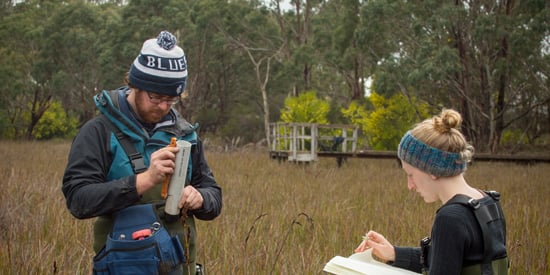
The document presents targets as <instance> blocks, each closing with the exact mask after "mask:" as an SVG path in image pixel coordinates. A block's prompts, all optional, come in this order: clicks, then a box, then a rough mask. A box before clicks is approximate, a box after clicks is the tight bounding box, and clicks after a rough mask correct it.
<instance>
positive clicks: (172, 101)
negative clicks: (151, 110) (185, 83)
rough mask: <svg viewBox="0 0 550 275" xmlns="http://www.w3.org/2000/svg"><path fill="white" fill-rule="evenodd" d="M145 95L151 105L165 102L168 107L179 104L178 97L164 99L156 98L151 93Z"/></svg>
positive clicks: (161, 97) (156, 96)
mask: <svg viewBox="0 0 550 275" xmlns="http://www.w3.org/2000/svg"><path fill="white" fill-rule="evenodd" d="M146 93H147V96H148V97H149V101H151V103H153V104H160V103H162V102H166V103H168V104H170V105H175V104H176V103H178V102H180V97H179V96H175V97H168V98H165V97H163V96H158V95H156V94H154V93H151V92H146Z"/></svg>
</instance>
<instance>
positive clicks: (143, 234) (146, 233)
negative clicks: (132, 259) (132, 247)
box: [132, 228, 153, 240]
mask: <svg viewBox="0 0 550 275" xmlns="http://www.w3.org/2000/svg"><path fill="white" fill-rule="evenodd" d="M152 234H153V232H152V231H151V229H149V228H147V229H142V230H138V231H134V233H132V239H133V240H143V239H145V238H147V237H151V235H152Z"/></svg>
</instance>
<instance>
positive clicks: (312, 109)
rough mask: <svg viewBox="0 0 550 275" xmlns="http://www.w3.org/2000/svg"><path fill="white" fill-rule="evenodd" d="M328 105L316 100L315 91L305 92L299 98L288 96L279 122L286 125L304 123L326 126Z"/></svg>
mask: <svg viewBox="0 0 550 275" xmlns="http://www.w3.org/2000/svg"><path fill="white" fill-rule="evenodd" d="M329 108H330V106H329V103H328V102H326V101H324V100H321V99H319V98H317V93H316V92H315V91H306V92H303V93H301V94H300V95H299V96H297V97H295V96H289V97H287V99H286V100H285V108H284V110H283V111H282V112H281V120H282V121H283V122H286V123H293V122H306V123H319V124H328V123H329V122H328V120H327V114H328V112H329Z"/></svg>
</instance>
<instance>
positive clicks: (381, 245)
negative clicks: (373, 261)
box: [355, 230, 395, 262]
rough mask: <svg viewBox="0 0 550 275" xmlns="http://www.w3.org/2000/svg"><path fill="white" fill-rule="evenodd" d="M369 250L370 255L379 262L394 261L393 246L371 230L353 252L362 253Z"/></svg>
mask: <svg viewBox="0 0 550 275" xmlns="http://www.w3.org/2000/svg"><path fill="white" fill-rule="evenodd" d="M369 248H372V254H373V255H374V256H376V257H378V258H379V259H380V260H382V261H385V262H389V261H395V250H394V248H393V245H392V244H391V243H390V242H389V241H388V240H386V238H384V236H382V235H381V234H379V233H377V232H375V231H372V230H371V231H369V232H368V233H367V234H366V235H365V239H364V240H363V241H362V242H361V244H359V246H358V247H357V248H356V249H355V252H356V253H357V252H363V251H365V250H367V249H369Z"/></svg>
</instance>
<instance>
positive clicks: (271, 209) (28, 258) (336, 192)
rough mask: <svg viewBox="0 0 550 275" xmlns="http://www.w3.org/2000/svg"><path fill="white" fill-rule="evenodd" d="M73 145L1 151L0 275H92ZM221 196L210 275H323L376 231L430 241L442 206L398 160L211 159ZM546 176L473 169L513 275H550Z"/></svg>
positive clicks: (4, 146)
mask: <svg viewBox="0 0 550 275" xmlns="http://www.w3.org/2000/svg"><path fill="white" fill-rule="evenodd" d="M69 146H70V145H69V143H67V142H48V143H41V142H33V143H14V142H0V156H1V157H2V160H1V162H0V178H1V179H2V182H1V185H0V186H1V190H2V192H0V238H1V239H0V241H1V245H0V248H1V249H0V273H1V274H90V273H91V258H92V257H93V252H92V249H91V241H92V240H91V238H92V227H91V226H92V220H76V219H75V218H73V217H72V216H71V215H70V214H69V212H68V211H67V209H66V207H65V202H64V198H63V195H62V193H61V190H60V187H61V177H62V175H63V169H64V167H65V162H66V155H67V153H68V149H69ZM207 157H208V160H209V163H210V165H211V167H212V169H213V171H214V173H215V175H216V178H217V179H218V181H219V183H220V185H221V186H222V187H223V190H224V209H223V212H222V215H221V216H220V217H219V218H218V219H216V220H214V221H211V222H198V227H199V241H200V244H201V245H200V248H199V261H200V262H202V263H203V264H204V265H205V266H206V271H207V273H208V274H322V273H323V272H322V271H321V270H322V268H323V266H324V264H325V263H326V262H327V261H328V260H329V259H330V258H331V257H333V256H335V255H349V254H351V253H352V250H353V249H354V248H355V247H356V246H357V244H358V243H359V242H360V240H361V235H362V234H364V233H365V231H366V230H368V229H375V230H377V231H379V232H381V233H383V234H385V235H386V236H387V237H388V239H389V240H390V241H392V242H394V243H395V244H400V245H416V244H417V243H418V241H419V239H420V238H422V237H424V236H426V235H429V232H430V226H431V222H432V218H433V215H434V212H435V210H436V209H437V207H438V205H436V204H432V205H426V204H425V203H424V202H423V201H422V199H421V198H418V197H416V196H415V195H414V194H412V193H411V192H409V191H407V189H406V180H405V176H404V174H403V172H402V171H401V170H400V169H399V168H398V167H397V162H396V161H394V160H369V159H349V160H348V162H347V163H346V164H345V165H344V166H343V167H342V168H337V165H336V162H335V160H334V159H320V161H319V162H318V163H316V164H314V165H295V164H289V163H284V162H283V163H279V162H277V161H275V160H270V159H269V158H268V155H267V153H258V152H255V153H246V152H244V153H243V152H241V153H209V154H208V155H207ZM549 168H550V165H549V164H537V165H530V166H526V165H515V164H508V163H476V164H475V165H474V166H472V167H470V169H469V170H468V173H467V179H468V181H469V182H470V183H471V184H472V185H474V186H476V187H479V188H483V189H495V190H499V191H500V192H501V193H502V195H503V199H502V206H503V208H504V211H505V212H506V213H505V214H506V217H507V223H508V247H509V254H510V256H511V259H512V261H513V262H512V274H550V268H549V265H550V253H549V251H550V236H549V235H548V232H550V221H549V218H550V216H549V213H550V212H549V210H548V209H549V208H548V206H549V204H548V200H549V199H550V184H549V183H550V182H549V180H548V179H549V178H550V169H549Z"/></svg>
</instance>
